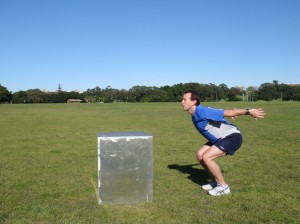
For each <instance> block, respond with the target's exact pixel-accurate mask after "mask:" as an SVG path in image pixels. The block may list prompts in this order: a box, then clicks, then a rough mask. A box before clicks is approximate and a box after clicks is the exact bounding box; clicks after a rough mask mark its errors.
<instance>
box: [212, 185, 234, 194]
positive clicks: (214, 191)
mask: <svg viewBox="0 0 300 224" xmlns="http://www.w3.org/2000/svg"><path fill="white" fill-rule="evenodd" d="M208 194H210V195H213V196H220V195H224V194H230V188H229V186H228V185H227V186H226V187H223V186H221V185H218V186H217V187H215V188H214V189H212V190H210V191H208Z"/></svg>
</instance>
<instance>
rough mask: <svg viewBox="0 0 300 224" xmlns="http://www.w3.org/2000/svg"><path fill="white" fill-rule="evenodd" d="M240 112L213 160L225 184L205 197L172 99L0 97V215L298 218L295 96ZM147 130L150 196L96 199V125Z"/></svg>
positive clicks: (191, 138) (299, 121) (187, 123)
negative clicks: (238, 135)
mask: <svg viewBox="0 0 300 224" xmlns="http://www.w3.org/2000/svg"><path fill="white" fill-rule="evenodd" d="M205 105H209V106H212V107H217V108H235V107H236V108H251V107H262V108H264V109H265V111H266V112H267V116H266V118H265V119H262V120H258V121H255V120H253V119H251V118H250V117H246V116H244V117H240V118H238V119H237V120H235V121H234V122H233V123H235V124H236V125H238V126H239V127H240V129H241V131H242V132H243V136H244V143H243V146H242V148H241V149H240V150H239V151H238V152H237V153H236V154H235V155H234V156H232V157H226V158H221V159H219V160H218V162H219V164H220V166H221V168H222V170H223V172H224V175H225V177H226V180H227V181H228V182H229V184H230V186H231V191H232V194H230V195H228V196H223V197H211V196H208V195H207V194H206V192H204V191H202V190H201V188H200V185H199V184H202V183H204V181H205V178H206V177H207V175H206V173H205V172H204V171H203V170H202V168H201V167H200V166H199V165H197V163H196V159H195V151H196V149H197V148H198V147H200V146H201V145H202V144H203V143H205V142H206V141H205V140H204V139H203V138H202V137H201V136H200V135H199V134H198V133H197V131H196V130H195V128H194V127H193V125H192V122H191V118H190V116H189V115H188V114H187V113H185V112H183V111H182V109H181V105H180V103H145V104H138V103H136V104H129V103H128V104H125V103H124V104H122V103H119V104H117V103H116V104H58V105H54V104H45V105H42V104H41V105H0V124H1V128H0V168H1V170H0V178H1V179H0V181H1V182H0V190H1V196H0V206H1V207H0V223H163V224H166V223H168V224H169V223H300V216H299V213H300V187H299V180H300V165H299V156H300V153H299V152H300V150H299V145H300V141H299V133H300V104H299V102H255V103H241V102H239V103H208V104H205ZM99 131H102V132H114V131H115V132H120V131H122V132H127V131H146V132H148V133H150V134H151V135H153V137H154V200H153V202H152V203H141V204H137V205H102V206H99V205H98V204H97V138H96V136H97V132H99Z"/></svg>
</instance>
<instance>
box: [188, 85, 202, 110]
mask: <svg viewBox="0 0 300 224" xmlns="http://www.w3.org/2000/svg"><path fill="white" fill-rule="evenodd" d="M186 93H190V94H191V100H196V106H198V105H199V104H200V103H201V99H200V94H199V93H198V92H197V91H195V90H190V89H188V90H185V91H184V94H186Z"/></svg>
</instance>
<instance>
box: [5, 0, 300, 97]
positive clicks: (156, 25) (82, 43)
mask: <svg viewBox="0 0 300 224" xmlns="http://www.w3.org/2000/svg"><path fill="white" fill-rule="evenodd" d="M299 11H300V1H299V0H209V1H207V0H126V1H125V0H51V1H46V0H44V1H43V0H26V1H24V0H0V84H1V85H3V86H5V87H6V88H7V89H8V90H10V91H12V92H16V91H19V90H28V89H33V88H39V89H41V90H44V89H47V90H50V91H55V90H57V88H58V85H59V84H60V85H61V87H62V89H63V90H66V91H71V90H76V89H78V90H81V91H85V90H87V89H88V88H90V89H91V88H94V87H96V86H99V87H100V88H106V87H107V86H111V87H112V88H117V89H130V88H131V87H132V86H135V85H146V86H157V87H160V86H164V85H170V86H171V85H174V84H178V83H186V82H198V83H204V84H207V83H213V84H216V85H219V84H222V83H225V84H226V85H227V86H228V87H234V86H244V87H248V86H259V85H260V84H262V83H265V82H272V81H273V80H278V81H279V83H286V84H289V83H300V13H299Z"/></svg>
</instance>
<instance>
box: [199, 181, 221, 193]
mask: <svg viewBox="0 0 300 224" xmlns="http://www.w3.org/2000/svg"><path fill="white" fill-rule="evenodd" d="M216 186H218V182H217V181H215V180H214V181H211V182H209V183H208V184H205V185H202V186H201V187H202V189H203V190H206V191H209V190H212V189H213V188H215V187H216Z"/></svg>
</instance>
